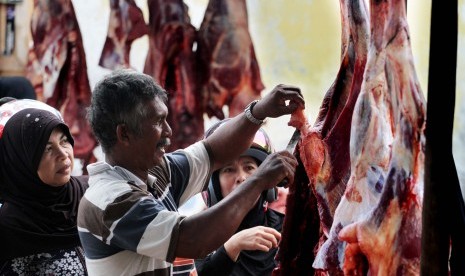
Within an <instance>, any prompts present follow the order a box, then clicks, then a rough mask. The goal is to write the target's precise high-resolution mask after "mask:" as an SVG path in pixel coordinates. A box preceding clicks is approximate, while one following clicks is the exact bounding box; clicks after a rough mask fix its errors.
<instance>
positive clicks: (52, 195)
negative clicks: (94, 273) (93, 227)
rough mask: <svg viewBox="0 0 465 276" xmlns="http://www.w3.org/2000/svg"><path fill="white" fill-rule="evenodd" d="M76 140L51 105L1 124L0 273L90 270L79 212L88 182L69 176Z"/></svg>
mask: <svg viewBox="0 0 465 276" xmlns="http://www.w3.org/2000/svg"><path fill="white" fill-rule="evenodd" d="M2 107H3V106H2ZM0 111H1V110H0ZM3 115H4V113H3V114H2V112H0V119H2V118H1V117H2V116H3ZM10 115H11V114H10ZM3 117H4V116H3ZM73 145H74V140H73V137H71V134H70V132H69V128H68V126H67V125H65V123H64V122H63V121H62V120H61V119H60V118H59V117H58V116H57V115H56V114H54V113H52V112H50V111H48V110H44V109H38V108H26V109H23V110H20V111H18V112H16V113H15V114H14V115H12V116H11V117H10V118H9V119H8V120H7V121H6V123H5V124H4V126H3V129H2V126H0V202H1V203H2V204H3V205H2V206H1V207H0V244H1V246H0V275H86V274H87V272H86V267H85V263H84V256H83V251H82V248H81V246H80V241H79V236H78V231H77V227H76V216H77V210H78V204H79V201H80V199H81V197H82V195H83V194H84V191H85V190H86V189H87V187H88V184H87V176H79V177H74V176H71V172H72V169H73V165H74V154H73Z"/></svg>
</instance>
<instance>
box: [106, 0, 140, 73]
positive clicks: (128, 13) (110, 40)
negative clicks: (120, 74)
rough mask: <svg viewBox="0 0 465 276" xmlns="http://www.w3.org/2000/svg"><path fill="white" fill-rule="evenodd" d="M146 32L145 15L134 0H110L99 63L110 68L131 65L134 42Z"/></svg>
mask: <svg viewBox="0 0 465 276" xmlns="http://www.w3.org/2000/svg"><path fill="white" fill-rule="evenodd" d="M146 33H147V25H146V24H145V21H144V15H143V14H142V10H141V9H140V8H139V7H138V6H137V5H136V3H135V2H134V0H110V19H109V22H108V33H107V38H106V40H105V44H104V45H103V49H102V54H101V56H100V61H99V65H100V66H102V67H105V68H108V69H117V68H120V67H123V68H128V67H130V63H129V53H130V51H131V45H132V42H133V41H134V40H136V39H137V38H139V37H141V36H143V35H145V34H146Z"/></svg>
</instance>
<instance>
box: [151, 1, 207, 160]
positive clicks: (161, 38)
mask: <svg viewBox="0 0 465 276" xmlns="http://www.w3.org/2000/svg"><path fill="white" fill-rule="evenodd" d="M148 6H149V49H150V50H149V52H148V54H147V59H146V61H145V67H144V73H146V74H149V75H151V76H153V78H154V79H155V80H156V81H157V82H158V83H159V84H160V85H161V86H162V87H164V88H165V89H166V91H167V92H168V97H169V103H168V109H169V114H168V122H169V124H170V126H171V128H172V129H173V133H176V135H174V136H173V137H172V139H171V146H170V148H169V150H170V151H173V150H176V149H178V148H185V147H187V146H188V145H191V144H192V143H194V142H196V141H198V140H199V139H200V138H202V137H203V133H204V121H203V113H204V112H203V107H202V101H203V99H202V97H201V94H200V92H199V90H198V89H197V85H196V82H195V80H196V78H195V75H194V74H195V71H196V70H197V69H196V67H195V56H194V53H193V44H194V41H195V35H196V30H195V28H194V26H192V24H191V23H190V18H189V14H188V8H187V6H186V5H185V4H184V3H183V1H181V0H149V1H148Z"/></svg>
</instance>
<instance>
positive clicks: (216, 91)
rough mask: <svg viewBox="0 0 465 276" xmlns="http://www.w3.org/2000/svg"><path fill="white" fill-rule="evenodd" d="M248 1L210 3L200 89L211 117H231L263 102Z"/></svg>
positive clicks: (202, 33)
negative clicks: (249, 20) (227, 109)
mask: <svg viewBox="0 0 465 276" xmlns="http://www.w3.org/2000/svg"><path fill="white" fill-rule="evenodd" d="M248 28H249V25H248V18H247V5H246V1H245V0H214V1H213V0H210V1H209V2H208V6H207V9H206V11H205V15H204V19H203V21H202V24H201V26H200V29H199V31H198V41H197V43H198V44H197V58H198V68H199V70H198V72H199V80H200V89H202V91H203V92H202V93H203V94H204V95H205V96H204V97H205V103H204V104H205V108H206V110H205V111H206V113H207V115H208V116H209V117H213V116H215V117H217V118H219V119H223V118H224V117H225V114H224V113H223V107H224V106H228V107H229V114H228V116H229V117H233V116H235V115H237V114H239V113H241V112H242V111H243V110H244V108H245V106H246V105H247V104H248V103H250V102H251V101H253V100H256V99H259V98H260V93H261V91H262V90H263V88H264V85H263V83H262V81H261V76H260V69H259V66H258V62H257V58H256V56H255V50H254V47H253V44H252V39H251V37H250V34H249V29H248Z"/></svg>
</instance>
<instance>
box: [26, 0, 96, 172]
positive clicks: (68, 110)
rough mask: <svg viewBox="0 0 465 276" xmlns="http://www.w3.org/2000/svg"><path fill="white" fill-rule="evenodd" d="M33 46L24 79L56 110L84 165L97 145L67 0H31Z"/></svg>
mask: <svg viewBox="0 0 465 276" xmlns="http://www.w3.org/2000/svg"><path fill="white" fill-rule="evenodd" d="M31 33H32V40H33V46H32V47H31V49H30V50H29V56H28V65H27V77H28V79H29V80H30V81H31V83H32V84H33V86H34V89H35V92H36V94H37V99H38V100H40V101H43V102H46V103H47V104H49V105H51V106H53V107H55V108H56V109H58V110H59V111H60V112H61V114H62V115H63V118H64V120H65V122H66V124H68V126H69V127H70V131H71V134H72V135H73V137H74V139H75V144H74V156H75V157H76V158H79V159H82V160H83V170H84V173H85V172H86V165H87V164H89V163H90V162H94V161H95V160H96V158H95V156H94V155H93V150H94V148H95V146H96V144H97V142H96V140H95V137H94V136H93V134H92V132H91V129H90V126H89V123H88V122H87V120H86V110H85V109H86V108H87V106H89V104H90V97H91V91H90V85H89V79H88V76H87V64H86V56H85V52H84V46H83V44H82V37H81V31H80V30H79V25H78V22H77V20H76V15H75V12H74V8H73V4H72V2H71V0H35V1H34V10H33V13H32V19H31Z"/></svg>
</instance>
